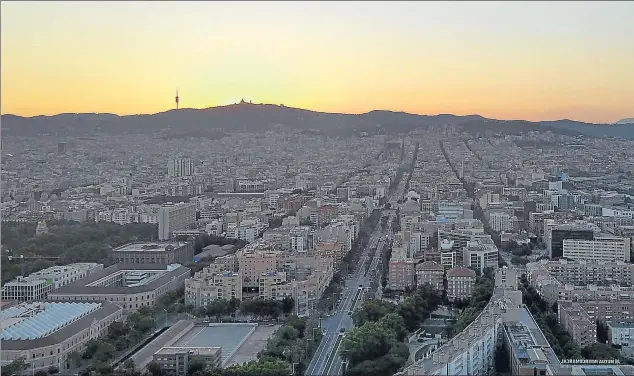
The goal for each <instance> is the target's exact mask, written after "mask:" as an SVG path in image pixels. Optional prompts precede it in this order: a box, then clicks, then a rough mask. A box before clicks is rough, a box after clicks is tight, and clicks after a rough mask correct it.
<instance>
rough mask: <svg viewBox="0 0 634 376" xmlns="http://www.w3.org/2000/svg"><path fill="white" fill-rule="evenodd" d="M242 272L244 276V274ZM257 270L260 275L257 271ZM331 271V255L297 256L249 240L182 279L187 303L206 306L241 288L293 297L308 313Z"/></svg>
mask: <svg viewBox="0 0 634 376" xmlns="http://www.w3.org/2000/svg"><path fill="white" fill-rule="evenodd" d="M245 273H246V274H247V277H245ZM256 273H259V275H256ZM333 273H334V263H333V260H332V259H331V258H321V257H312V256H311V257H307V256H297V255H296V254H292V253H286V252H282V251H279V250H277V248H276V246H274V243H272V242H268V241H261V242H259V243H258V244H255V245H254V244H249V245H248V246H247V247H245V248H244V249H242V250H240V251H238V253H237V254H236V255H235V256H234V255H227V256H224V257H219V258H218V259H216V260H215V261H214V263H212V264H211V265H209V266H208V267H206V268H204V269H203V270H201V271H200V272H198V273H196V275H195V276H194V277H192V278H190V279H188V280H187V281H186V282H185V299H186V302H187V303H188V304H193V305H195V306H205V305H207V304H209V303H210V302H211V301H213V300H215V299H226V300H229V299H231V298H235V299H239V300H241V299H243V297H244V295H243V291H249V292H251V293H257V296H258V297H259V298H262V299H283V298H284V297H285V296H290V297H292V298H293V299H294V301H295V310H296V312H295V313H296V314H297V315H298V316H305V315H308V314H310V312H312V311H313V310H314V309H315V307H316V306H317V302H318V300H319V298H320V297H321V295H322V294H323V292H324V291H325V290H326V288H327V287H328V284H329V283H330V281H331V280H332V277H333Z"/></svg>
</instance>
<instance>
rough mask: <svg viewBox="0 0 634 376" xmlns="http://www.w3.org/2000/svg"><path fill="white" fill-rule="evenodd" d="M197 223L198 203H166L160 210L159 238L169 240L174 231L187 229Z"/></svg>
mask: <svg viewBox="0 0 634 376" xmlns="http://www.w3.org/2000/svg"><path fill="white" fill-rule="evenodd" d="M194 224H196V204H195V203H185V202H181V203H178V204H171V203H170V204H166V205H163V206H161V208H160V209H159V210H158V225H159V226H158V227H159V229H158V238H159V240H167V239H169V238H170V237H171V236H172V232H173V231H177V230H187V229H189V228H190V226H192V225H194Z"/></svg>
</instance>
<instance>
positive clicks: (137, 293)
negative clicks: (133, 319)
mask: <svg viewBox="0 0 634 376" xmlns="http://www.w3.org/2000/svg"><path fill="white" fill-rule="evenodd" d="M190 272H191V271H190V269H189V268H186V267H184V266H182V265H179V264H173V265H167V266H165V265H149V264H138V265H126V264H114V265H112V266H109V267H107V268H105V269H103V270H101V271H99V272H96V273H92V274H90V275H89V276H87V277H85V278H83V279H80V280H77V281H75V282H73V283H70V284H68V285H66V286H63V287H60V288H59V289H57V290H55V291H53V292H51V293H49V295H48V296H49V300H57V301H66V302H68V301H76V302H89V301H102V300H105V301H109V302H112V303H115V304H117V305H119V306H121V308H123V313H124V314H129V313H132V312H134V311H136V310H137V309H139V308H141V307H146V306H152V305H154V304H155V303H156V300H157V299H158V298H160V297H161V296H163V295H164V294H165V293H167V292H169V291H174V290H178V289H179V288H182V287H183V286H184V284H185V279H186V278H189V276H190Z"/></svg>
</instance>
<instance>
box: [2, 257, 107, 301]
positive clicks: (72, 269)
mask: <svg viewBox="0 0 634 376" xmlns="http://www.w3.org/2000/svg"><path fill="white" fill-rule="evenodd" d="M100 270H103V264H97V263H74V264H68V265H64V266H52V267H50V268H46V269H43V270H40V271H38V272H35V273H32V274H30V275H29V276H27V277H22V276H19V277H17V278H16V279H14V280H12V281H9V282H7V283H5V284H4V285H3V286H2V299H3V300H17V301H20V302H26V301H34V300H43V299H46V298H47V296H48V293H50V292H51V291H53V290H55V289H58V288H60V287H62V286H66V285H67V284H69V283H72V282H75V281H77V280H79V279H81V278H84V277H86V276H88V275H89V274H91V273H94V272H97V271H100Z"/></svg>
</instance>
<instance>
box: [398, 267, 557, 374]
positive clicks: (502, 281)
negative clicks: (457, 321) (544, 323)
mask: <svg viewBox="0 0 634 376" xmlns="http://www.w3.org/2000/svg"><path fill="white" fill-rule="evenodd" d="M502 272H504V274H505V276H504V278H502V276H501V274H502ZM495 285H496V288H495V290H494V292H493V296H492V298H491V300H490V301H489V303H488V304H487V306H486V307H485V308H484V309H483V310H482V312H481V313H480V314H479V315H478V317H476V319H475V320H474V321H473V322H472V323H471V324H469V326H467V327H466V328H465V329H464V330H463V331H462V332H460V333H458V334H457V335H456V336H454V337H453V338H451V339H450V340H449V341H448V342H447V343H445V344H443V345H442V346H441V347H440V348H438V349H437V350H436V351H434V352H433V353H431V355H430V356H425V357H423V358H422V359H419V360H417V361H416V362H414V363H413V364H411V365H409V366H407V367H405V369H403V371H401V372H399V373H398V374H397V375H402V376H417V375H490V374H492V373H493V372H494V364H493V360H494V358H495V356H494V354H495V351H496V348H497V346H498V343H499V339H500V338H501V337H503V338H504V339H505V346H507V348H508V349H509V356H510V357H512V359H514V360H516V361H515V362H513V361H512V362H510V364H512V365H513V364H516V365H518V366H517V367H516V369H518V370H521V371H522V372H521V374H526V375H528V374H529V373H528V371H529V370H530V372H531V373H530V375H533V373H532V372H534V371H535V369H537V370H538V371H539V370H540V369H543V367H545V366H546V365H547V364H559V361H558V359H557V357H556V356H555V354H554V352H553V350H552V349H551V348H550V346H548V342H547V341H546V339H545V337H544V335H543V333H542V332H541V331H540V330H539V327H538V326H537V324H536V323H535V320H534V319H533V318H532V316H531V315H530V312H528V310H527V309H526V308H524V307H523V306H522V294H521V292H519V291H517V275H515V273H514V272H513V271H511V270H504V269H498V270H497V271H496V282H495ZM509 327H513V328H518V330H517V331H515V333H518V334H517V335H508V334H507V333H508V332H509V329H508V328H509ZM502 333H504V335H503V334H502ZM522 333H524V335H523V336H522V335H521V334H522ZM534 345H537V346H539V349H535V350H533V347H536V346H534ZM528 349H530V350H529V351H526V350H528ZM538 374H542V373H538Z"/></svg>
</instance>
